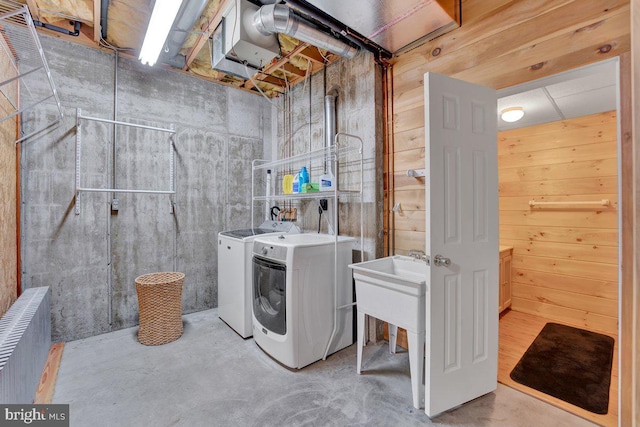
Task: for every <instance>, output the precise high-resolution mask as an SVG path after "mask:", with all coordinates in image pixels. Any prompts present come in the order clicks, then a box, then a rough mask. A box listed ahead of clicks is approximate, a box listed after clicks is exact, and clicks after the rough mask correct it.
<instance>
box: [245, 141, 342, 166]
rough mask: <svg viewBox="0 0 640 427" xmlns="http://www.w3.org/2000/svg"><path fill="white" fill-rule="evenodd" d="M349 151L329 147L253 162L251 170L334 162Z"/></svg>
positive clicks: (333, 146)
mask: <svg viewBox="0 0 640 427" xmlns="http://www.w3.org/2000/svg"><path fill="white" fill-rule="evenodd" d="M350 151H353V149H349V148H347V147H339V148H336V146H335V145H332V146H331V147H328V148H321V149H319V150H313V151H309V152H307V153H303V154H298V155H295V156H291V157H287V158H286V159H279V160H254V161H253V170H261V169H276V168H278V167H280V166H286V165H292V164H295V163H299V162H304V161H309V160H316V159H328V160H334V159H335V158H336V157H337V156H339V155H341V154H344V153H348V152H350Z"/></svg>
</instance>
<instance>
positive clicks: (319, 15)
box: [285, 0, 393, 63]
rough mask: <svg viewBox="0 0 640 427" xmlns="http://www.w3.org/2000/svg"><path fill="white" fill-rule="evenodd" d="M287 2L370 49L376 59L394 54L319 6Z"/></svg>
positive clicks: (386, 59) (389, 57)
mask: <svg viewBox="0 0 640 427" xmlns="http://www.w3.org/2000/svg"><path fill="white" fill-rule="evenodd" d="M285 3H287V4H290V5H291V6H293V7H294V8H295V9H297V10H299V11H300V12H302V13H304V14H305V15H308V16H309V17H310V18H312V19H314V20H316V21H318V22H320V23H321V24H322V25H325V26H327V27H328V28H329V29H330V30H331V31H333V32H335V33H337V34H340V35H341V36H342V37H344V38H345V39H347V40H349V41H350V42H351V43H353V44H355V45H356V46H358V47H360V48H361V49H364V50H368V51H369V52H371V53H373V54H374V55H375V58H376V61H379V62H382V63H384V62H386V61H388V60H389V59H391V57H392V56H393V55H392V53H391V52H389V51H388V50H386V49H385V48H383V47H382V46H380V45H378V44H377V43H374V42H373V41H371V40H369V39H368V38H366V37H364V36H363V35H361V34H359V33H357V32H356V31H354V30H353V29H352V28H349V27H347V26H346V25H344V24H343V23H342V22H340V21H338V20H337V19H335V18H333V17H331V16H330V15H328V14H326V13H325V12H323V11H322V10H320V9H318V8H317V7H315V6H313V5H311V4H309V3H308V2H306V1H304V0H285Z"/></svg>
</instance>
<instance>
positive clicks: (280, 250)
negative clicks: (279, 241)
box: [253, 241, 287, 262]
mask: <svg viewBox="0 0 640 427" xmlns="http://www.w3.org/2000/svg"><path fill="white" fill-rule="evenodd" d="M253 254H254V255H258V256H260V257H263V258H268V259H272V260H274V261H282V262H285V261H286V260H287V248H286V247H285V246H278V245H273V244H270V243H262V242H258V241H256V242H253Z"/></svg>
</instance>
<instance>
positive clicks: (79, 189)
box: [76, 187, 176, 194]
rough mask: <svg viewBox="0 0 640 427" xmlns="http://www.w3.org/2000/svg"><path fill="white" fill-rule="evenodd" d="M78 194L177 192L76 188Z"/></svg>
mask: <svg viewBox="0 0 640 427" xmlns="http://www.w3.org/2000/svg"><path fill="white" fill-rule="evenodd" d="M76 191H77V192H80V191H84V192H89V193H143V194H176V192H175V190H166V191H165V190H127V189H124V188H85V187H80V188H76Z"/></svg>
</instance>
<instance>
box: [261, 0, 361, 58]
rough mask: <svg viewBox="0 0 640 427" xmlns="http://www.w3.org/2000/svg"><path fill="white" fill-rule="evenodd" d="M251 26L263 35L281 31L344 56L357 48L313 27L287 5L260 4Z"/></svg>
mask: <svg viewBox="0 0 640 427" xmlns="http://www.w3.org/2000/svg"><path fill="white" fill-rule="evenodd" d="M253 26H254V27H255V28H256V29H257V30H258V31H259V32H260V33H261V34H264V35H265V36H268V35H271V34H274V33H282V34H286V35H288V36H291V37H295V38H296V39H298V40H300V41H303V42H305V43H309V44H312V45H314V46H316V47H319V48H320V49H325V50H328V51H329V52H333V53H335V54H337V55H340V56H343V57H345V58H353V57H354V56H356V53H358V50H357V49H356V48H354V47H351V46H349V45H348V44H346V43H344V42H342V41H340V40H338V39H336V38H334V37H332V36H331V35H329V34H326V33H324V32H322V31H320V30H318V29H317V28H315V27H313V26H312V24H311V23H310V22H307V21H305V20H304V19H302V18H301V17H300V16H298V15H296V14H294V13H293V11H291V9H289V8H288V7H287V6H284V5H281V4H270V5H266V6H262V7H261V8H260V9H259V10H258V11H257V12H256V14H255V15H254V17H253Z"/></svg>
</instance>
